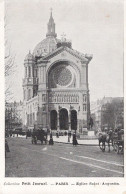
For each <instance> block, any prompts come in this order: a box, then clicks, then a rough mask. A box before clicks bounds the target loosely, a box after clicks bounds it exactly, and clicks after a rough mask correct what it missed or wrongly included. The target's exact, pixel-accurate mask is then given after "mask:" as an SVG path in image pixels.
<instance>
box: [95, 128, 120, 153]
mask: <svg viewBox="0 0 126 194" xmlns="http://www.w3.org/2000/svg"><path fill="white" fill-rule="evenodd" d="M98 140H99V147H100V149H101V150H102V151H105V147H106V143H107V145H108V148H109V152H110V146H112V147H113V149H114V151H115V152H116V153H123V151H124V130H123V129H121V130H118V131H112V130H110V131H108V133H106V132H101V133H99V137H98Z"/></svg>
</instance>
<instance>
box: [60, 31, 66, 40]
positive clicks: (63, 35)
mask: <svg viewBox="0 0 126 194" xmlns="http://www.w3.org/2000/svg"><path fill="white" fill-rule="evenodd" d="M61 40H62V41H66V34H65V33H64V32H63V34H62V35H61Z"/></svg>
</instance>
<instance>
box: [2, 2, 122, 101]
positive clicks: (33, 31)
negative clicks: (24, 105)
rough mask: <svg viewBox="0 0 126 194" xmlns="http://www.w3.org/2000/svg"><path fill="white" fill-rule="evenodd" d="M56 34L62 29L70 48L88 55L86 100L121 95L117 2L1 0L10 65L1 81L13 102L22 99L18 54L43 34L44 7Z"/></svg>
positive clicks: (24, 52)
mask: <svg viewBox="0 0 126 194" xmlns="http://www.w3.org/2000/svg"><path fill="white" fill-rule="evenodd" d="M51 8H52V9H53V11H52V14H53V18H54V21H55V24H56V33H57V37H58V38H61V35H62V34H63V33H65V34H66V38H67V39H70V40H71V41H72V48H73V49H75V50H78V51H80V52H82V53H84V54H86V53H88V54H92V55H93V59H92V61H91V62H90V63H89V71H88V75H89V90H90V100H91V101H95V100H97V99H101V98H103V97H104V96H105V97H122V96H123V65H124V64H123V42H124V40H123V1H122V0H118V1H117V0H111V1H110V0H58V1H57V0H6V6H5V18H6V25H5V38H6V39H7V42H8V44H7V47H6V50H7V49H8V48H10V50H11V55H12V56H15V69H14V73H12V74H11V75H10V76H9V78H8V79H7V84H9V85H10V86H11V90H12V92H13V96H14V98H13V100H16V101H19V100H22V99H23V88H22V79H23V77H24V58H25V56H26V55H27V54H28V52H29V50H30V51H31V52H33V50H34V48H35V46H36V45H37V44H38V43H39V42H40V41H42V40H43V39H44V38H45V37H46V32H47V23H48V21H49V17H50V9H51Z"/></svg>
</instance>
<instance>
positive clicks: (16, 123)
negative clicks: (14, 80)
mask: <svg viewBox="0 0 126 194" xmlns="http://www.w3.org/2000/svg"><path fill="white" fill-rule="evenodd" d="M22 118H23V103H22V102H21V101H20V102H10V103H6V104H5V128H6V129H14V128H16V127H21V126H22Z"/></svg>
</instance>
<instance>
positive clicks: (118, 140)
mask: <svg viewBox="0 0 126 194" xmlns="http://www.w3.org/2000/svg"><path fill="white" fill-rule="evenodd" d="M113 149H114V151H115V152H116V153H117V154H119V153H123V152H124V130H123V129H121V130H119V131H117V132H115V133H114V134H113Z"/></svg>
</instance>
